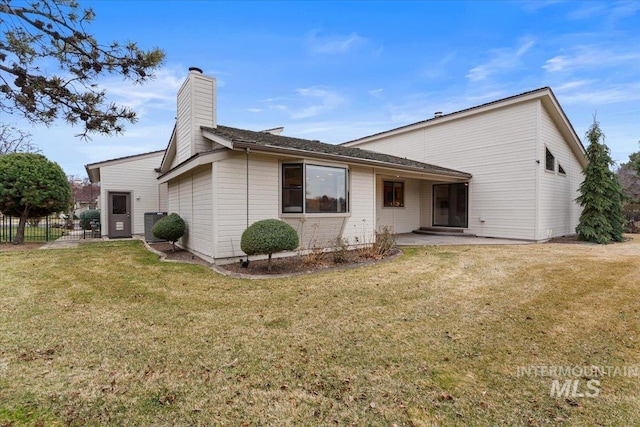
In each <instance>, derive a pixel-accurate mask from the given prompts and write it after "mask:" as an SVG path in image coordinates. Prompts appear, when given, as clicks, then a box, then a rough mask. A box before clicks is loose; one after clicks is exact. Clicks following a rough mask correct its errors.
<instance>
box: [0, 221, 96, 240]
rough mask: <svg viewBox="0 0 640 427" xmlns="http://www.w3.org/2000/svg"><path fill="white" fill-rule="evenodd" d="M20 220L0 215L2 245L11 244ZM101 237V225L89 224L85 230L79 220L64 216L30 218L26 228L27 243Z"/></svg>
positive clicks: (25, 238)
mask: <svg viewBox="0 0 640 427" xmlns="http://www.w3.org/2000/svg"><path fill="white" fill-rule="evenodd" d="M19 222H20V218H16V217H11V216H7V215H2V214H0V243H11V242H13V239H14V238H15V235H16V232H17V230H18V223H19ZM91 237H100V227H99V224H95V223H94V224H88V225H87V229H86V230H85V229H84V228H83V227H82V225H81V223H80V220H79V219H75V220H73V219H66V218H64V217H63V216H47V217H42V218H29V219H28V220H27V223H26V225H25V227H24V241H25V242H51V241H53V240H78V239H88V238H91Z"/></svg>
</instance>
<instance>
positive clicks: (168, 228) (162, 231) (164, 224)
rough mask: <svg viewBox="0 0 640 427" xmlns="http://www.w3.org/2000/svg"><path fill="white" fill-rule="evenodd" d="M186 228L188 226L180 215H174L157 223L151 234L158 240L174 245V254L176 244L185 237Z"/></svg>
mask: <svg viewBox="0 0 640 427" xmlns="http://www.w3.org/2000/svg"><path fill="white" fill-rule="evenodd" d="M186 228H187V226H186V224H185V223H184V220H183V219H182V218H180V215H178V214H177V213H172V214H170V215H167V216H165V217H164V218H162V219H160V220H159V221H158V222H156V223H155V225H154V226H153V228H152V229H151V232H152V233H153V235H154V236H155V237H156V238H157V239H162V240H168V241H170V242H171V243H172V245H173V252H175V251H176V242H177V241H178V239H180V238H181V237H182V236H183V235H184V231H185V229H186Z"/></svg>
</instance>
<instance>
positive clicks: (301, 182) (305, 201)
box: [282, 163, 348, 213]
mask: <svg viewBox="0 0 640 427" xmlns="http://www.w3.org/2000/svg"><path fill="white" fill-rule="evenodd" d="M303 195H304V197H303ZM338 212H340V213H341V212H348V209H347V169H345V168H338V167H330V166H319V165H309V164H302V163H298V164H283V165H282V213H338Z"/></svg>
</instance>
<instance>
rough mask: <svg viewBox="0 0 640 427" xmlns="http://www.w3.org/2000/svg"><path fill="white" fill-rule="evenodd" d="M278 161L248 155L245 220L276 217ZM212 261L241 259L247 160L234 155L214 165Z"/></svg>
mask: <svg viewBox="0 0 640 427" xmlns="http://www.w3.org/2000/svg"><path fill="white" fill-rule="evenodd" d="M278 167H279V163H278V159H277V158H275V157H270V156H261V155H255V154H249V194H248V196H249V221H248V224H249V225H251V224H253V223H254V222H256V221H259V220H262V219H269V218H278V194H279V192H278V191H279V180H278ZM214 170H215V171H216V172H215V173H216V175H215V176H216V178H215V180H216V183H217V184H216V210H217V218H216V224H215V226H216V235H217V237H216V240H217V252H216V258H230V257H239V256H243V255H244V253H243V252H242V250H241V249H240V238H241V237H242V233H243V232H244V230H245V229H246V228H247V157H246V154H245V153H237V154H236V153H234V154H233V156H232V157H229V158H228V159H226V160H222V161H219V162H217V163H216V167H215V168H214Z"/></svg>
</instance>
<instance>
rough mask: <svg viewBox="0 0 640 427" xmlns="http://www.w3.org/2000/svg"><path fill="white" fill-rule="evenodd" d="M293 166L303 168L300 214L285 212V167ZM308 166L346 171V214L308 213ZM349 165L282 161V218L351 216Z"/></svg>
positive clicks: (301, 160) (280, 211)
mask: <svg viewBox="0 0 640 427" xmlns="http://www.w3.org/2000/svg"><path fill="white" fill-rule="evenodd" d="M291 165H299V166H301V167H302V210H301V211H300V212H285V211H284V197H283V191H284V189H285V188H284V168H285V166H291ZM307 166H318V167H326V168H335V169H340V170H343V171H344V175H345V176H344V178H345V183H344V184H345V211H344V212H307V199H306V192H307V190H306V176H307ZM350 172H351V171H350V169H349V166H348V165H340V164H335V163H324V162H309V161H307V160H306V159H300V160H298V161H280V182H279V187H280V191H279V197H280V209H279V216H281V217H300V216H305V217H320V218H326V217H329V216H333V217H347V216H351V206H350V205H351V194H350V191H351V185H350V181H351V174H350Z"/></svg>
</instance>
